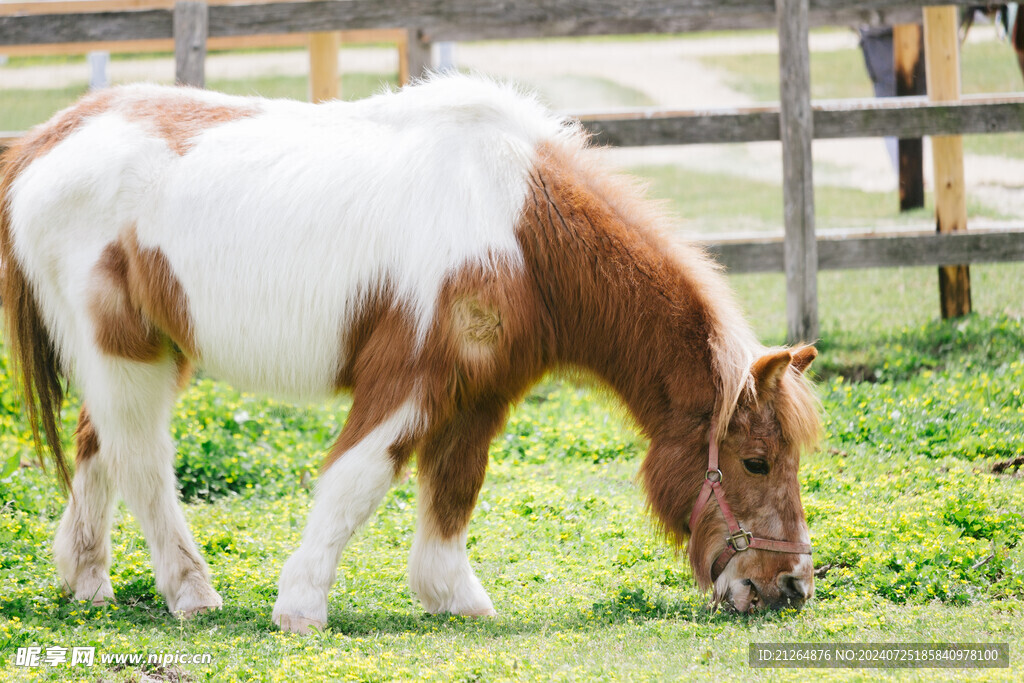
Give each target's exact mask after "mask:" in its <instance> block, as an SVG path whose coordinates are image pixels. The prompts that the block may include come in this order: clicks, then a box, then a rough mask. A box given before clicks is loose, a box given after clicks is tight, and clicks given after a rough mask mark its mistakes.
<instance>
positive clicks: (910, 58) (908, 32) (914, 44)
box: [892, 24, 928, 211]
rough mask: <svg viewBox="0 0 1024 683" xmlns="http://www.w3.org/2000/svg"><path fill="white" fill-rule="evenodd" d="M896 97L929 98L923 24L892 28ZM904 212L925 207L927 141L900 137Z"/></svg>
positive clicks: (902, 206)
mask: <svg viewBox="0 0 1024 683" xmlns="http://www.w3.org/2000/svg"><path fill="white" fill-rule="evenodd" d="M892 50H893V60H892V62H893V68H894V69H895V71H896V96H897V97H907V96H908V95H925V94H927V92H928V89H927V87H925V73H924V59H923V56H924V38H923V34H922V31H921V26H920V25H919V24H898V25H896V26H893V27H892ZM899 157H900V162H899V163H900V211H909V210H910V209H919V208H921V207H923V206H924V140H923V139H922V138H900V139H899Z"/></svg>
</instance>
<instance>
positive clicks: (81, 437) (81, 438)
mask: <svg viewBox="0 0 1024 683" xmlns="http://www.w3.org/2000/svg"><path fill="white" fill-rule="evenodd" d="M75 446H76V448H75V464H76V465H81V464H82V463H83V462H85V461H86V460H88V459H90V458H91V457H93V456H94V455H96V454H97V453H99V451H100V438H99V436H97V434H96V428H95V427H93V425H92V420H91V419H90V418H89V410H88V409H87V408H86V407H85V406H82V410H81V411H79V413H78V426H77V427H76V428H75Z"/></svg>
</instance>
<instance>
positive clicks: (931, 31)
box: [924, 6, 971, 318]
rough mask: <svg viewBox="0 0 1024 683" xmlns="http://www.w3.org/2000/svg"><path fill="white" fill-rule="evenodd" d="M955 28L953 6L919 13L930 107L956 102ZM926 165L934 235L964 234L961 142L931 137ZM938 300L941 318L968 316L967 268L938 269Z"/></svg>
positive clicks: (958, 138)
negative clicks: (930, 171)
mask: <svg viewBox="0 0 1024 683" xmlns="http://www.w3.org/2000/svg"><path fill="white" fill-rule="evenodd" d="M957 27H958V12H957V8H956V7H955V6H946V7H926V8H925V9H924V40H925V69H926V71H927V73H928V97H929V99H930V100H932V101H935V102H955V101H957V100H959V99H960V40H959V37H958V35H957ZM932 160H933V166H934V169H935V229H936V231H938V232H940V233H947V232H960V231H962V230H966V229H967V199H966V193H965V189H964V145H963V138H962V137H961V136H959V135H935V136H932ZM939 299H940V305H941V308H942V317H943V318H952V317H956V316H961V315H966V314H968V313H970V312H971V276H970V271H969V270H968V268H967V266H965V265H959V266H957V265H948V266H939Z"/></svg>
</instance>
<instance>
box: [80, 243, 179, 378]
mask: <svg viewBox="0 0 1024 683" xmlns="http://www.w3.org/2000/svg"><path fill="white" fill-rule="evenodd" d="M91 287H92V291H91V292H90V296H89V313H90V315H91V316H92V319H93V323H94V324H95V327H96V344H97V345H98V346H99V348H100V350H102V351H103V352H104V353H106V354H109V355H112V356H117V357H119V358H127V359H128V360H134V361H139V362H143V363H148V362H153V361H156V360H157V359H159V358H161V357H163V356H164V355H165V354H166V353H168V351H169V350H170V348H171V343H172V342H173V344H175V345H177V347H178V349H180V351H178V352H176V363H177V365H178V375H179V384H180V383H181V382H182V381H183V380H182V379H181V377H182V375H183V374H184V375H187V374H188V371H187V365H188V361H187V359H185V360H181V357H182V354H181V351H183V352H184V353H186V354H188V355H190V356H193V357H194V356H195V353H196V350H195V339H194V336H193V333H192V321H191V317H190V315H189V312H188V299H187V297H186V296H185V292H184V290H183V289H182V287H181V283H180V282H179V281H178V279H177V277H175V275H174V270H173V268H172V267H171V265H170V262H168V260H167V258H166V256H164V254H163V252H162V251H161V250H160V249H159V248H149V247H140V246H139V244H138V240H137V239H136V236H135V232H134V231H128V232H126V233H125V234H124V235H122V237H121V238H120V239H119V240H118V241H116V242H113V243H111V244H109V245H107V247H106V249H104V250H103V253H102V254H101V256H100V259H99V261H97V263H96V265H95V266H94V267H93V278H92V282H91ZM184 381H187V377H186V378H185V380H184Z"/></svg>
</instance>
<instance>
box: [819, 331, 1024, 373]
mask: <svg viewBox="0 0 1024 683" xmlns="http://www.w3.org/2000/svg"><path fill="white" fill-rule="evenodd" d="M837 338H838V339H840V341H839V342H838V343H837V342H832V341H829V340H828V339H823V340H821V341H820V342H819V343H818V349H819V351H821V352H822V353H821V356H819V360H818V362H817V363H815V365H814V369H815V371H816V373H817V377H818V378H819V379H820V380H823V381H824V380H830V379H833V378H835V377H840V376H841V377H843V379H845V380H846V381H849V382H901V381H906V380H908V379H910V378H912V377H914V376H916V375H918V374H919V373H921V372H922V371H924V370H932V371H935V372H942V371H944V370H947V369H949V368H952V367H962V368H970V367H972V366H975V365H977V366H986V367H998V366H999V365H1001V364H1003V363H1009V362H1012V361H1015V360H1019V359H1020V358H1021V357H1022V356H1024V321H1022V320H1020V319H1015V318H1010V317H1008V316H979V315H969V316H966V317H964V318H958V319H956V320H936V321H933V322H930V323H927V324H925V325H922V326H920V327H916V328H912V329H908V328H904V329H903V330H900V331H897V332H894V333H891V334H886V335H881V336H880V335H877V334H855V333H847V334H844V335H842V336H840V337H837Z"/></svg>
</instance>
